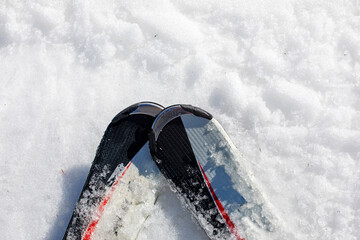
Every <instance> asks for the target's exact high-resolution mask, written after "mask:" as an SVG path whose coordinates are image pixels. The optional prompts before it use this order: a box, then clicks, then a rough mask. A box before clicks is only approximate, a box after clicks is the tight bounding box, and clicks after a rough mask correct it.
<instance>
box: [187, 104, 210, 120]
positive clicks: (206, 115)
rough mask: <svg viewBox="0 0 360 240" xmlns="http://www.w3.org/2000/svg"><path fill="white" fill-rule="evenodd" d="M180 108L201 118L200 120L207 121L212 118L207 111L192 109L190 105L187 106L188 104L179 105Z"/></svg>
mask: <svg viewBox="0 0 360 240" xmlns="http://www.w3.org/2000/svg"><path fill="white" fill-rule="evenodd" d="M180 106H181V107H182V109H184V110H186V111H188V112H191V113H192V114H194V115H196V116H199V117H202V118H206V119H208V120H211V119H212V118H213V116H212V115H211V114H210V113H208V112H207V111H205V110H204V109H201V108H198V107H194V106H192V105H188V104H181V105H180Z"/></svg>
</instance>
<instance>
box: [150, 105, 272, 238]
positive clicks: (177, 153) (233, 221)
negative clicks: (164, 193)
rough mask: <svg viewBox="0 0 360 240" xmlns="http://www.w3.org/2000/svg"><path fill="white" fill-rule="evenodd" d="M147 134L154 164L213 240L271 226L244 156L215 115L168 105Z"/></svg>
mask: <svg viewBox="0 0 360 240" xmlns="http://www.w3.org/2000/svg"><path fill="white" fill-rule="evenodd" d="M149 138H150V149H151V154H152V157H153V159H154V161H155V162H156V165H157V166H158V167H159V169H160V171H161V172H162V174H163V175H164V176H165V177H166V178H167V179H168V181H169V183H170V185H171V186H172V188H173V189H174V191H175V192H176V193H177V194H178V196H179V197H180V198H181V199H182V202H183V203H184V204H185V206H186V208H188V209H189V210H190V212H191V213H192V215H193V216H194V217H195V218H196V219H197V220H198V222H199V224H200V225H201V226H202V227H203V228H204V230H205V231H206V233H207V234H208V236H209V237H210V238H211V239H237V240H244V239H245V238H246V239H261V238H259V236H262V234H264V233H267V232H271V231H273V225H272V223H271V221H270V220H269V217H267V214H265V213H266V211H264V209H263V201H262V200H261V197H259V195H257V191H256V189H255V188H254V187H253V185H252V184H251V181H250V180H249V179H248V177H247V175H246V172H245V170H244V167H243V166H242V163H241V161H243V160H242V159H241V158H240V157H239V155H238V154H237V151H236V149H235V146H234V145H233V143H232V142H231V140H230V138H229V137H228V136H227V134H226V133H225V131H224V130H223V128H222V127H221V125H220V124H219V123H218V122H217V121H216V120H215V119H214V118H213V117H212V115H211V114H209V113H208V112H206V111H204V110H202V109H200V108H197V107H193V106H191V105H174V106H171V107H168V108H166V109H164V110H163V111H162V112H161V113H160V114H159V115H158V116H157V117H156V119H155V120H154V123H153V125H152V131H151V133H150V137H149ZM248 237H249V238H248Z"/></svg>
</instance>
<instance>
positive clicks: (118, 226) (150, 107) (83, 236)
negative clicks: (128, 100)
mask: <svg viewBox="0 0 360 240" xmlns="http://www.w3.org/2000/svg"><path fill="white" fill-rule="evenodd" d="M162 109H163V107H162V106H161V105H159V104H156V103H152V102H142V103H137V104H134V105H132V106H130V107H128V108H126V109H124V110H123V111H121V112H120V113H119V114H117V115H116V116H115V117H114V119H113V120H112V121H111V123H110V124H109V126H108V127H107V129H106V131H105V133H104V136H103V138H102V140H101V142H100V145H99V147H98V149H97V152H96V156H95V159H94V161H93V163H92V166H91V168H90V171H89V174H88V177H87V179H86V182H85V184H84V187H83V190H82V192H81V194H80V197H79V200H78V201H77V204H76V207H75V210H74V212H73V215H72V217H71V219H70V222H69V225H68V227H67V229H66V232H65V235H64V237H63V240H90V239H91V240H96V239H114V238H118V239H135V238H136V236H137V235H138V232H139V230H140V229H141V227H142V223H143V222H144V221H145V220H146V218H147V216H148V215H149V214H150V212H151V207H152V205H153V204H155V202H156V199H157V197H158V196H157V194H158V192H159V189H160V186H161V184H160V181H161V176H160V173H159V170H158V168H157V167H156V165H155V164H154V162H153V160H152V158H151V155H150V151H149V144H148V133H149V131H150V129H151V125H152V123H153V120H154V119H155V117H156V115H157V114H158V113H160V111H161V110H162Z"/></svg>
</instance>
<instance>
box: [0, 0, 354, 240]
mask: <svg viewBox="0 0 360 240" xmlns="http://www.w3.org/2000/svg"><path fill="white" fill-rule="evenodd" d="M142 100H152V101H155V102H158V103H160V104H163V105H165V106H167V105H170V104H175V103H190V104H193V105H196V106H199V107H202V108H204V109H206V110H208V111H209V112H211V113H212V114H213V115H214V116H215V117H216V118H217V119H218V120H219V122H220V123H221V124H222V125H223V126H224V128H225V129H226V131H227V132H228V134H229V135H230V137H231V139H232V140H233V142H234V143H235V145H236V147H237V148H238V149H239V151H240V152H242V153H243V155H244V157H245V159H247V162H246V164H247V168H248V172H249V174H250V175H251V176H253V178H254V180H255V181H256V182H257V183H258V185H259V188H260V190H261V191H262V193H263V194H264V196H265V197H266V199H267V201H268V203H269V204H271V205H272V207H273V208H274V209H276V210H277V214H278V215H279V216H280V217H281V219H282V221H283V224H284V225H285V227H286V228H287V229H288V230H289V231H290V232H292V233H293V234H294V236H295V238H296V239H324V240H325V239H347V240H355V239H360V228H359V226H360V183H359V180H360V152H359V151H360V121H359V119H360V2H359V0H347V1H343V0H342V1H339V0H319V1H311V0H301V1H295V0H286V1H285V0H274V1H265V0H252V1H250V0H240V1H230V0H224V1H178V0H173V1H167V0H154V1H145V0H143V1H139V0H132V1H126V0H123V1H117V0H103V1H94V0H88V1H81V0H61V1H60V0H59V1H45V0H34V1H18V0H12V1H7V0H0V132H1V135H0V156H1V158H0V233H1V238H2V239H5V240H10V239H50V240H55V239H61V237H62V235H63V233H64V231H65V228H66V226H67V223H68V220H69V218H70V216H71V213H72V211H73V208H74V205H75V202H76V200H77V198H78V196H79V194H80V190H81V188H82V185H83V183H84V181H85V178H86V176H87V173H88V170H89V167H90V164H91V162H92V160H93V158H94V155H95V151H96V148H97V146H98V144H99V141H100V139H101V136H102V134H103V132H104V130H105V128H106V126H107V124H108V123H109V121H110V120H111V119H112V117H113V116H114V115H115V114H116V113H117V112H119V111H120V110H122V109H123V108H125V107H127V106H128V105H130V104H133V103H135V102H138V101H142ZM174 199H176V198H174V197H173V196H171V195H169V196H167V195H166V196H164V198H163V199H161V202H162V204H163V205H162V206H163V207H162V208H159V210H158V211H157V212H156V215H157V216H158V217H157V218H156V219H153V222H151V223H149V224H150V226H151V227H150V228H149V231H150V230H151V231H153V232H152V235H153V236H154V239H155V238H157V239H169V238H170V239H190V238H193V239H205V238H204V234H203V232H202V230H201V229H199V228H188V226H189V225H193V223H192V221H191V220H190V218H189V217H188V220H187V221H178V216H179V215H181V214H186V212H184V211H182V209H181V208H180V207H178V204H176V200H174ZM174 202H175V203H174ZM168 229H170V230H169V232H170V233H171V235H169V234H167V231H168ZM188 229H190V230H188ZM189 236H190V237H189ZM201 236H202V238H201Z"/></svg>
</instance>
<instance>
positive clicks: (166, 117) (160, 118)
mask: <svg viewBox="0 0 360 240" xmlns="http://www.w3.org/2000/svg"><path fill="white" fill-rule="evenodd" d="M186 114H193V115H195V116H198V117H202V118H206V119H208V120H211V119H212V118H213V117H212V115H211V114H210V113H208V112H207V111H205V110H203V109H201V108H198V107H194V106H192V105H187V104H176V105H172V106H169V107H167V108H165V109H163V110H162V111H161V113H159V115H157V117H156V118H155V120H154V123H153V125H152V127H151V129H152V131H151V132H150V136H149V137H150V143H151V144H150V150H152V152H154V151H155V150H156V140H157V137H158V136H159V134H160V132H161V131H162V129H163V128H164V127H165V126H166V125H167V124H168V123H169V122H171V121H172V120H173V119H175V118H178V117H180V116H181V115H186ZM151 135H152V136H151Z"/></svg>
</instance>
